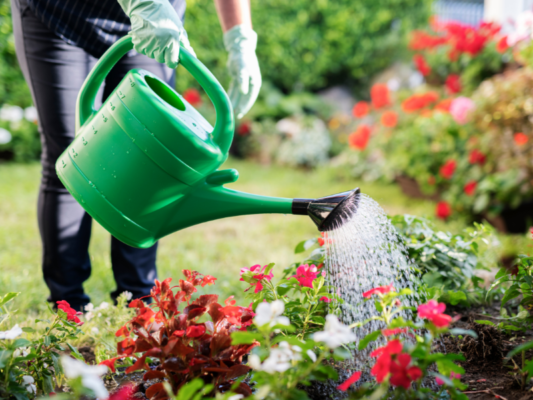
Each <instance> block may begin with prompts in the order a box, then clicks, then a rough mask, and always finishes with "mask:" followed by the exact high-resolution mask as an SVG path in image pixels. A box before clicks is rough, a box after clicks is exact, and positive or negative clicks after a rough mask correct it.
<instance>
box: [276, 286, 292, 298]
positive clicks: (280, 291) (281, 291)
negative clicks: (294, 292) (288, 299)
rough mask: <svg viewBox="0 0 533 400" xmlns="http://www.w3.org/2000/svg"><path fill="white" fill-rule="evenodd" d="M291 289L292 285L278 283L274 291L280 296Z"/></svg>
mask: <svg viewBox="0 0 533 400" xmlns="http://www.w3.org/2000/svg"><path fill="white" fill-rule="evenodd" d="M291 289H292V287H290V286H287V285H279V286H278V287H277V288H276V291H277V292H278V294H279V295H280V296H285V295H286V294H287V293H288V292H289V291H290V290H291Z"/></svg>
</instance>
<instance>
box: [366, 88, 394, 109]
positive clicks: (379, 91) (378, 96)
mask: <svg viewBox="0 0 533 400" xmlns="http://www.w3.org/2000/svg"><path fill="white" fill-rule="evenodd" d="M370 99H371V100H372V105H373V106H374V108H375V109H380V108H383V107H386V106H388V105H389V104H390V100H389V88H388V87H387V85H385V84H383V83H376V84H375V85H374V86H372V88H370Z"/></svg>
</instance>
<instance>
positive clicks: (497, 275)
mask: <svg viewBox="0 0 533 400" xmlns="http://www.w3.org/2000/svg"><path fill="white" fill-rule="evenodd" d="M508 273H509V272H508V271H507V268H500V270H499V271H498V273H497V274H496V276H495V277H494V279H500V278H501V277H502V276H507V274H508Z"/></svg>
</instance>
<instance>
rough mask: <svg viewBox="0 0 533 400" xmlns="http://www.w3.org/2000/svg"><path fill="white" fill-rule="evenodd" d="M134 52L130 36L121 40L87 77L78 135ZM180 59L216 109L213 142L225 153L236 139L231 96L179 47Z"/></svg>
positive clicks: (80, 103)
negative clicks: (107, 83) (109, 80)
mask: <svg viewBox="0 0 533 400" xmlns="http://www.w3.org/2000/svg"><path fill="white" fill-rule="evenodd" d="M131 49H133V43H132V40H131V36H129V35H127V36H125V37H123V38H121V39H119V40H118V41H117V42H116V43H115V44H113V46H111V47H110V48H109V49H108V50H107V51H106V52H105V53H104V55H103V56H102V57H100V59H99V60H98V62H97V63H96V65H95V66H94V68H93V69H92V71H91V72H90V73H89V75H88V76H87V79H86V80H85V82H84V83H83V86H82V88H81V90H80V93H79V95H78V100H77V102H76V135H77V134H78V133H79V132H80V128H81V126H83V124H84V123H85V122H86V121H87V120H88V119H89V118H90V117H92V116H93V115H94V114H95V113H96V112H97V110H96V109H95V107H94V102H95V99H96V94H97V93H98V90H99V89H100V86H101V85H102V83H103V82H104V79H105V77H106V76H107V74H109V72H110V71H111V69H112V68H113V67H114V66H115V64H116V63H117V62H118V61H119V60H120V59H121V58H122V57H123V56H124V55H126V54H127V53H128V51H130V50H131ZM179 58H180V63H181V65H183V67H184V68H185V69H186V70H187V71H189V72H190V73H191V75H192V76H193V77H194V79H196V80H197V81H198V83H199V84H200V86H202V88H203V89H204V90H205V92H206V93H207V95H208V96H209V98H210V99H211V101H212V102H213V105H214V106H215V110H216V115H217V120H216V123H215V128H214V129H213V132H212V135H213V140H214V142H215V143H216V144H217V145H218V146H219V148H220V150H221V151H222V154H226V153H227V152H228V150H229V147H230V145H231V142H232V140H233V131H234V128H235V122H234V119H233V109H232V107H231V103H230V101H229V98H228V95H227V94H226V92H225V91H224V89H223V88H222V86H221V85H220V83H219V82H218V81H217V79H216V78H215V77H214V75H213V74H212V73H211V71H209V70H208V69H207V67H206V66H205V65H204V64H202V63H201V62H200V61H199V60H198V59H197V58H196V57H194V56H193V55H192V54H191V53H189V52H188V51H187V50H186V49H184V48H183V47H181V48H180V57H179Z"/></svg>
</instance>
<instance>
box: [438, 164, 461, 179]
mask: <svg viewBox="0 0 533 400" xmlns="http://www.w3.org/2000/svg"><path fill="white" fill-rule="evenodd" d="M456 167H457V162H456V161H455V160H448V161H446V162H445V163H444V165H443V166H442V167H440V170H439V172H440V175H441V176H442V177H443V178H444V179H452V176H453V173H454V172H455V168H456Z"/></svg>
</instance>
